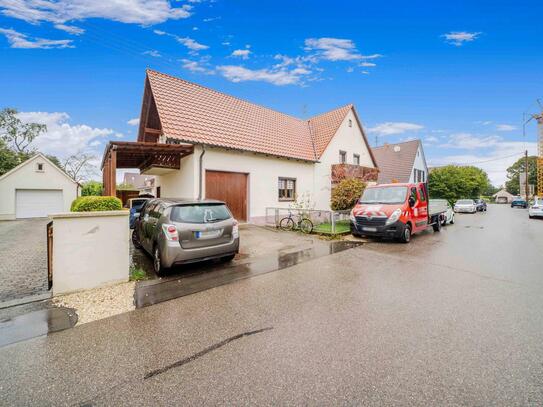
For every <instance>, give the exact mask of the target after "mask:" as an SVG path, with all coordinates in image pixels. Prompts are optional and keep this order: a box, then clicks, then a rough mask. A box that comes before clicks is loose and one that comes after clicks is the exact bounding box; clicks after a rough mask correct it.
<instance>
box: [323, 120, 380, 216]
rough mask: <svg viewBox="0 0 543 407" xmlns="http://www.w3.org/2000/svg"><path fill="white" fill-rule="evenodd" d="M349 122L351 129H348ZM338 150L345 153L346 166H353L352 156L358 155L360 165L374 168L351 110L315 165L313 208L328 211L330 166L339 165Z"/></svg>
mask: <svg viewBox="0 0 543 407" xmlns="http://www.w3.org/2000/svg"><path fill="white" fill-rule="evenodd" d="M349 120H351V123H352V127H349ZM340 150H342V151H346V152H347V162H346V163H347V164H354V161H353V160H354V158H353V154H358V155H360V165H362V166H364V167H370V168H373V167H374V165H373V161H372V159H371V156H370V152H369V151H368V148H367V146H366V143H365V142H364V136H363V135H362V129H361V128H360V127H359V126H358V122H357V121H356V118H355V115H354V113H353V111H352V110H351V111H350V112H349V113H348V114H347V115H346V116H345V119H344V120H343V123H341V126H340V127H339V129H338V131H337V133H336V135H335V137H334V138H333V139H332V140H331V141H330V144H329V145H328V147H327V148H326V150H324V153H323V154H322V156H321V158H320V160H319V161H320V162H319V163H317V164H315V185H316V189H315V204H316V205H315V206H316V208H318V209H330V192H331V168H332V164H339V151H340Z"/></svg>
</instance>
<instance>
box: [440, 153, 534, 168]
mask: <svg viewBox="0 0 543 407" xmlns="http://www.w3.org/2000/svg"><path fill="white" fill-rule="evenodd" d="M523 154H524V151H521V152H518V153H515V154H510V155H505V156H502V157H494V158H490V159H488V160H482V161H473V162H471V163H449V164H442V165H434V166H432V168H439V167H446V166H447V165H458V166H462V167H463V166H467V165H477V164H484V163H488V162H492V161H498V160H503V159H504V158H511V157H516V156H518V155H523Z"/></svg>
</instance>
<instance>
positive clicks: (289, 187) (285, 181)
mask: <svg viewBox="0 0 543 407" xmlns="http://www.w3.org/2000/svg"><path fill="white" fill-rule="evenodd" d="M295 196H296V180H295V179H294V178H279V185H278V198H279V200H280V201H294V197H295Z"/></svg>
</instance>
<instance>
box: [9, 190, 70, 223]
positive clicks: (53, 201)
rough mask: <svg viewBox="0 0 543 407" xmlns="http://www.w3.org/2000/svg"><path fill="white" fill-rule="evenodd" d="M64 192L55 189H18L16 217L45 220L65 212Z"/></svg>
mask: <svg viewBox="0 0 543 407" xmlns="http://www.w3.org/2000/svg"><path fill="white" fill-rule="evenodd" d="M63 208H64V200H63V198H62V191H61V190H55V189H18V190H17V191H16V192H15V217H17V218H43V217H46V216H47V215H49V214H51V213H59V212H63Z"/></svg>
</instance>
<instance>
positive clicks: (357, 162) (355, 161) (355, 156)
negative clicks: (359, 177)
mask: <svg viewBox="0 0 543 407" xmlns="http://www.w3.org/2000/svg"><path fill="white" fill-rule="evenodd" d="M353 164H354V165H360V156H359V155H358V154H353Z"/></svg>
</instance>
